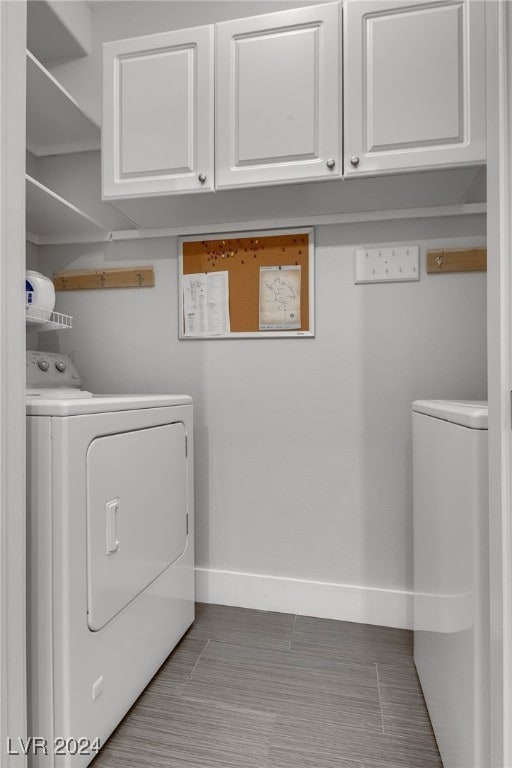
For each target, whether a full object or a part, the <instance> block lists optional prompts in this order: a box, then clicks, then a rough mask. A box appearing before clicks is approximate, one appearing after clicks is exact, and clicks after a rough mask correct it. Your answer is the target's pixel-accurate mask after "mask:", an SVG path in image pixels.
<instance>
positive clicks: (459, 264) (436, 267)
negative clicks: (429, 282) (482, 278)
mask: <svg viewBox="0 0 512 768" xmlns="http://www.w3.org/2000/svg"><path fill="white" fill-rule="evenodd" d="M486 271H487V248H469V249H454V250H437V251H427V272H428V273H429V274H431V275H432V274H435V273H440V272H486Z"/></svg>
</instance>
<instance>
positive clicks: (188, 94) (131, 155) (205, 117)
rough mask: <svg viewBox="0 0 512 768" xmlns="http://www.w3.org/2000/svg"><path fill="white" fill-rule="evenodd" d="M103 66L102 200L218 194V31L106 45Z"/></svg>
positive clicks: (187, 32)
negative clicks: (215, 46) (215, 88)
mask: <svg viewBox="0 0 512 768" xmlns="http://www.w3.org/2000/svg"><path fill="white" fill-rule="evenodd" d="M103 62H104V71H103V77H104V104H103V137H102V165H103V197H104V198H106V199H108V198H122V197H145V196H148V195H162V194H167V193H169V192H200V191H204V190H211V189H213V188H214V163H213V66H214V62H213V26H212V25H208V26H204V27H197V28H195V29H184V30H178V31H173V32H164V33H162V34H156V35H148V36H146V37H138V38H133V39H128V40H120V41H116V42H112V43H105V45H104V51H103Z"/></svg>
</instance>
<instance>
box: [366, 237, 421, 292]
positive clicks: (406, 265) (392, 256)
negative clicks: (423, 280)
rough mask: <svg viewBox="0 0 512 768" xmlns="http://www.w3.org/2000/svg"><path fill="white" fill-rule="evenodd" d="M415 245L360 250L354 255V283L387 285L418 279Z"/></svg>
mask: <svg viewBox="0 0 512 768" xmlns="http://www.w3.org/2000/svg"><path fill="white" fill-rule="evenodd" d="M419 252H420V249H419V247H418V246H417V245H401V246H399V247H396V248H394V247H386V248H361V249H358V250H356V253H355V270H354V272H355V277H354V282H355V283H387V282H389V281H391V282H402V281H404V280H405V281H411V280H419V279H420V269H419V261H420V255H419Z"/></svg>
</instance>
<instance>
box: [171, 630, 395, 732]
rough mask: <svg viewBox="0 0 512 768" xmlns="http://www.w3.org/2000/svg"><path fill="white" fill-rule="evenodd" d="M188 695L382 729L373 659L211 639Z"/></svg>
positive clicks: (192, 678) (280, 712) (200, 698)
mask: <svg viewBox="0 0 512 768" xmlns="http://www.w3.org/2000/svg"><path fill="white" fill-rule="evenodd" d="M183 696H184V697H185V698H187V699H197V700H200V701H212V702H213V701H220V702H223V703H226V704H231V705H233V706H238V707H243V708H247V709H254V710H257V711H261V712H273V713H276V714H277V713H279V714H288V715H290V716H293V717H299V718H301V717H302V718H317V717H324V718H327V719H329V720H331V721H332V722H333V723H338V724H339V723H344V724H347V725H351V726H354V727H357V728H370V729H374V730H382V717H381V710H380V702H379V692H378V684H377V673H376V667H375V665H374V664H352V663H350V664H349V663H346V662H345V661H340V660H336V659H325V658H323V657H321V656H319V655H309V654H306V653H295V652H294V651H280V650H276V649H270V648H255V647H253V648H250V647H246V646H242V645H233V644H230V643H217V642H212V641H210V643H208V646H207V647H206V649H205V651H204V653H203V655H202V656H201V659H200V661H199V663H198V664H197V666H196V668H195V670H194V672H193V674H192V677H191V679H190V680H189V682H188V683H187V686H186V688H185V691H184V693H183Z"/></svg>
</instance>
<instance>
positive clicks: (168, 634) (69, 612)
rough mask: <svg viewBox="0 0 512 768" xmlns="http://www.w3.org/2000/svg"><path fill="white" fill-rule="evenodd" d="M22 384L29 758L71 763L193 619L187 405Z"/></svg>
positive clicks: (59, 368) (55, 374)
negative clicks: (34, 740)
mask: <svg viewBox="0 0 512 768" xmlns="http://www.w3.org/2000/svg"><path fill="white" fill-rule="evenodd" d="M27 385H28V386H27V438H28V439H27V454H28V461H27V472H28V584H29V595H28V626H29V634H28V638H29V639H28V654H29V658H28V667H29V708H30V711H29V734H30V735H32V736H34V737H35V736H37V737H41V738H43V739H44V740H45V742H44V743H45V745H46V750H45V749H44V748H43V747H41V748H39V749H37V750H36V749H35V746H36V745H33V748H32V750H31V751H32V752H34V751H37V754H32V755H30V756H29V758H30V761H31V764H32V765H45V766H53V765H57V766H58V765H61V766H68V765H71V766H85V765H87V764H88V763H89V762H90V761H91V760H92V759H93V757H94V756H95V751H94V749H91V748H88V743H89V742H91V743H92V744H94V745H95V746H97V742H95V740H99V741H100V743H101V744H103V743H104V742H105V740H106V739H107V737H108V736H109V734H110V733H111V732H112V730H113V729H114V728H115V726H116V725H117V724H118V723H119V721H120V720H121V719H122V717H123V716H124V714H125V713H126V712H127V710H128V709H129V707H130V706H131V705H132V703H133V702H134V700H135V699H136V698H137V696H138V695H139V694H140V693H141V691H142V690H143V689H144V687H145V686H146V685H147V683H148V682H149V680H150V679H151V677H152V676H153V675H154V674H155V672H156V671H157V669H158V668H159V666H160V665H161V664H162V662H163V661H164V660H165V659H166V657H167V656H168V655H169V653H170V652H171V651H172V649H173V648H174V646H175V645H176V643H177V642H178V641H179V639H180V638H181V636H182V635H183V633H184V632H185V631H186V629H187V628H188V627H189V626H190V624H191V623H192V621H193V619H194V528H193V524H194V518H193V462H192V456H193V446H192V426H193V424H192V400H191V398H190V397H188V396H182V395H148V396H131V395H128V396H119V397H117V396H108V397H107V396H105V397H103V396H93V395H91V393H88V392H83V391H82V390H81V389H80V386H81V383H80V378H79V376H78V373H77V372H76V370H75V368H74V366H73V364H72V362H71V360H70V359H69V358H67V357H66V356H64V355H60V354H53V353H46V352H27ZM56 739H57V740H58V739H60V740H61V741H58V742H55V740H56ZM79 739H82V741H81V742H79V745H78V747H77V745H76V744H75V742H74V740H79ZM62 740H64V745H63V744H62ZM45 751H46V752H48V754H45ZM56 751H57V752H61V756H59V755H56V754H55V752H56ZM76 751H78V752H82V754H73V753H74V752H76Z"/></svg>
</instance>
